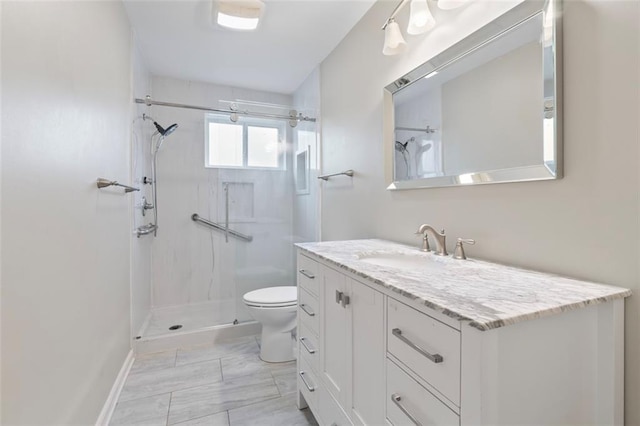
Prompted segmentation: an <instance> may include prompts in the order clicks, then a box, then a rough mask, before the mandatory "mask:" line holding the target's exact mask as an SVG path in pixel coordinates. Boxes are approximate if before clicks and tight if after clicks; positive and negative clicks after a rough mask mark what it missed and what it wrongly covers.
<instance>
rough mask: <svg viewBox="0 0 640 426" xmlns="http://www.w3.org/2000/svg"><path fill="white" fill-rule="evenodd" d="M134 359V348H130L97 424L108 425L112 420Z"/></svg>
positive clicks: (99, 425) (100, 425) (97, 425)
mask: <svg viewBox="0 0 640 426" xmlns="http://www.w3.org/2000/svg"><path fill="white" fill-rule="evenodd" d="M134 359H135V357H134V355H133V350H130V351H129V353H128V354H127V358H125V360H124V364H122V368H121V369H120V372H119V373H118V377H116V381H115V382H114V383H113V386H112V387H111V392H109V396H108V397H107V400H106V401H105V403H104V406H103V407H102V411H100V415H99V416H98V420H96V426H107V425H108V424H109V422H110V421H111V416H112V415H113V411H114V410H115V409H116V404H117V403H118V398H120V392H121V391H122V387H123V386H124V382H125V381H126V380H127V376H128V375H129V371H130V370H131V366H132V365H133V360H134Z"/></svg>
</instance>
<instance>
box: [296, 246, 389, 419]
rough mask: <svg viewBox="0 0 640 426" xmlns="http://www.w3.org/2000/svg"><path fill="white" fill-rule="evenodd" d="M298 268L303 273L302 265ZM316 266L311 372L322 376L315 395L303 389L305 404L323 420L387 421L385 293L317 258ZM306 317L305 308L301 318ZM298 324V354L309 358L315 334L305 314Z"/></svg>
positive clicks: (301, 258)
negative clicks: (316, 322)
mask: <svg viewBox="0 0 640 426" xmlns="http://www.w3.org/2000/svg"><path fill="white" fill-rule="evenodd" d="M309 260H310V259H309V258H307V257H306V256H304V255H301V254H299V255H298V265H302V264H306V265H308V263H306V262H309ZM298 269H299V271H298V274H299V276H301V275H302V273H301V272H300V269H302V268H298ZM308 269H309V268H308ZM315 271H316V274H315V275H314V276H315V278H314V280H317V282H318V285H319V287H318V289H319V291H318V296H319V300H318V304H319V313H318V317H319V336H318V347H317V354H319V356H318V357H317V358H318V366H317V368H315V369H314V368H311V374H313V375H314V376H317V377H318V378H319V383H318V385H317V387H316V389H315V390H314V392H316V393H317V394H316V395H314V396H313V397H312V398H311V400H309V399H307V396H306V395H307V394H308V392H307V393H303V396H304V397H305V400H306V403H307V404H309V406H311V409H312V411H313V413H314V414H315V415H316V418H318V421H319V422H320V423H321V424H327V425H333V424H335V425H348V424H354V425H367V424H371V425H378V424H383V423H384V406H383V405H382V404H381V401H382V400H383V398H384V392H385V388H384V383H385V381H384V361H385V357H384V296H383V295H382V294H381V293H380V292H378V291H375V290H374V289H372V288H371V287H369V286H368V285H366V284H363V283H361V282H359V281H357V280H354V279H351V278H349V277H347V276H346V275H344V274H343V273H341V272H339V271H337V270H335V269H333V268H331V267H328V266H326V265H322V264H319V263H318V264H317V267H316V269H315ZM302 277H304V275H302ZM302 279H303V280H304V279H308V278H306V277H304V278H302ZM299 283H300V281H299ZM305 316H307V317H308V315H306V314H305V313H302V319H304V318H305ZM298 324H299V325H301V326H302V328H301V332H299V346H298V354H299V359H300V358H302V359H308V358H309V357H310V356H313V355H311V354H309V351H308V350H307V348H306V347H305V343H306V342H307V341H308V339H307V337H306V336H308V335H310V334H311V333H310V332H309V331H308V329H307V328H305V326H304V322H303V321H302V320H301V319H299V320H298ZM314 355H315V354H314ZM309 365H310V364H309V363H307V364H306V365H305V366H304V368H309V367H308V366H309ZM299 366H300V364H299ZM301 367H302V366H301ZM302 385H303V387H304V388H305V389H306V390H307V391H308V390H309V389H308V388H307V387H306V386H304V383H302ZM302 404H303V405H304V402H302Z"/></svg>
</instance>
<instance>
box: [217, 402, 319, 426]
mask: <svg viewBox="0 0 640 426" xmlns="http://www.w3.org/2000/svg"><path fill="white" fill-rule="evenodd" d="M229 423H230V425H231V426H254V425H260V426H283V425H286V426H308V425H314V426H317V425H318V423H317V422H316V420H315V418H314V417H313V414H311V411H310V410H309V409H308V408H307V409H305V410H298V407H296V401H295V394H293V395H288V396H283V397H280V398H275V399H270V400H268V401H263V402H259V403H256V404H252V405H247V406H245V407H240V408H236V409H232V410H229Z"/></svg>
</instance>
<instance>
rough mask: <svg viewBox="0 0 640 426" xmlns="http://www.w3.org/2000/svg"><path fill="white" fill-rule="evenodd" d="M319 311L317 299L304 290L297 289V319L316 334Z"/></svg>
mask: <svg viewBox="0 0 640 426" xmlns="http://www.w3.org/2000/svg"><path fill="white" fill-rule="evenodd" d="M319 312H320V308H319V306H318V299H316V298H315V297H313V296H311V295H310V294H309V293H307V292H306V291H304V290H302V289H298V319H299V320H300V322H301V323H302V324H304V325H305V326H306V327H307V328H308V329H309V331H311V332H312V333H313V334H315V335H316V336H317V335H318V330H319V327H318V324H319V319H318V314H319Z"/></svg>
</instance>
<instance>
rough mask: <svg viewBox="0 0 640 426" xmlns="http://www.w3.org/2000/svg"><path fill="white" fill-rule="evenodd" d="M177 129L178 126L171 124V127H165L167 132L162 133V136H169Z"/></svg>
mask: <svg viewBox="0 0 640 426" xmlns="http://www.w3.org/2000/svg"><path fill="white" fill-rule="evenodd" d="M177 128H178V124H177V123H173V124H172V125H171V126H169V127H167V130H165V131H164V133H163V134H162V136H165V137H167V136H169V135H170V134H171V133H173V132H175V130H176V129H177Z"/></svg>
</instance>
